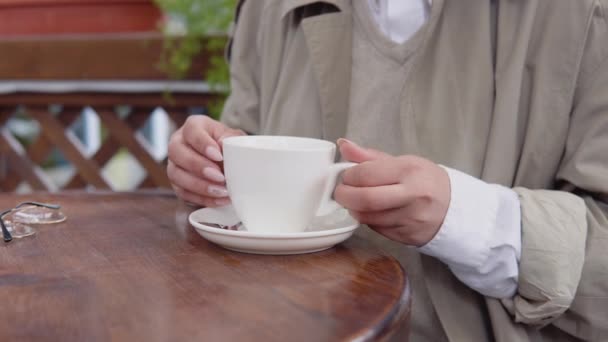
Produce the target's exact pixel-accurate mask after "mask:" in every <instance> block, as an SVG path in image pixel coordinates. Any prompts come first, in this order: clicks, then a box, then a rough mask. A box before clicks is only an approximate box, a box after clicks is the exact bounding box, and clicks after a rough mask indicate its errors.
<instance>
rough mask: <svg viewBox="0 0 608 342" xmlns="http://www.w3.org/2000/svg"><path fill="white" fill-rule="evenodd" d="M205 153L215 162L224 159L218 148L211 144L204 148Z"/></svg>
mask: <svg viewBox="0 0 608 342" xmlns="http://www.w3.org/2000/svg"><path fill="white" fill-rule="evenodd" d="M205 154H206V155H207V157H209V159H211V160H213V161H216V162H221V161H222V160H224V157H222V153H221V152H220V150H218V149H217V148H215V147H213V146H208V147H207V149H205Z"/></svg>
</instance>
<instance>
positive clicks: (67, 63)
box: [0, 35, 217, 191]
mask: <svg viewBox="0 0 608 342" xmlns="http://www.w3.org/2000/svg"><path fill="white" fill-rule="evenodd" d="M160 46H161V38H160V37H158V36H143V37H142V36H141V35H137V36H134V37H130V36H126V37H125V36H111V37H102V38H94V39H92V38H91V37H86V36H82V37H67V38H56V39H55V40H53V39H49V38H48V37H44V38H43V39H42V38H41V39H35V38H30V39H25V40H4V41H2V40H0V50H2V51H7V53H6V54H5V57H4V58H3V63H1V64H2V66H0V86H2V85H7V84H8V85H10V84H11V81H12V82H13V83H15V82H17V83H18V82H23V81H24V80H26V81H28V82H30V83H45V82H46V83H49V82H51V83H53V82H55V83H61V82H65V80H70V81H75V82H76V83H77V82H79V81H80V82H82V81H86V82H88V84H91V82H93V84H94V83H95V82H96V81H104V80H105V81H108V80H112V82H114V83H116V82H118V83H120V82H121V80H123V81H124V82H123V83H129V82H133V81H142V82H145V83H147V84H150V83H159V84H163V82H165V83H166V81H167V80H166V79H164V76H163V75H162V73H160V72H159V71H158V69H157V68H156V63H157V62H158V56H159V51H160ZM44 56H47V57H48V58H46V59H45V57H44ZM24 61H29V62H24ZM205 65H206V61H205V60H202V61H201V60H199V61H196V63H195V70H196V74H195V75H196V76H191V80H196V79H198V78H199V77H200V75H201V74H202V73H201V71H202V70H201V68H204V66H205ZM195 82H200V83H203V82H202V80H200V79H198V81H195ZM100 83H101V82H100ZM185 83H187V82H185ZM190 83H191V84H192V83H193V82H190ZM0 88H1V87H0ZM199 88H200V87H199ZM195 90H196V89H195ZM216 100H217V96H215V95H214V94H211V93H206V92H203V91H200V89H198V90H196V91H189V90H188V87H182V88H181V89H180V90H179V91H177V92H172V93H171V95H170V97H169V98H168V97H167V93H166V92H165V91H150V90H149V89H147V90H146V91H141V92H138V91H137V90H135V91H133V90H132V89H131V90H130V91H128V92H120V91H82V89H76V90H75V91H67V92H66V91H49V92H44V91H36V92H33V91H27V90H26V91H23V90H16V91H8V92H6V91H5V92H4V94H2V95H0V190H2V191H14V190H15V189H17V188H18V186H19V185H20V184H21V183H22V182H26V183H27V184H29V186H30V187H31V189H33V190H42V191H57V190H62V189H74V188H86V187H93V188H95V189H111V188H112V186H111V184H109V182H108V181H107V180H106V179H105V178H104V177H103V174H102V169H103V167H104V165H105V164H106V163H108V161H110V160H111V159H112V158H113V156H114V155H115V154H116V153H117V152H119V151H121V150H124V149H125V148H126V149H127V150H128V151H129V152H130V154H131V155H132V156H133V157H134V158H135V159H136V160H137V161H138V162H139V164H140V165H141V166H142V168H143V169H144V170H145V172H146V176H145V178H144V180H143V181H142V182H141V183H140V184H138V185H137V186H136V187H137V188H157V187H163V188H164V187H169V182H168V179H167V176H166V171H165V162H166V160H157V159H155V157H154V156H153V155H152V153H151V152H150V150H149V148H148V146H147V145H148V144H147V142H146V140H145V139H143V137H142V134H141V133H140V132H139V131H140V129H141V127H142V126H143V125H144V124H145V123H146V121H147V120H148V119H149V117H150V116H151V114H152V112H153V111H154V109H155V108H158V107H162V108H163V109H164V110H165V111H166V112H167V114H168V116H169V118H170V119H171V121H172V122H173V123H174V124H175V125H176V126H179V125H181V124H182V123H183V122H184V121H185V119H186V118H187V116H188V115H189V114H190V113H192V112H193V110H192V108H198V109H199V110H200V109H201V108H203V109H204V108H206V107H207V106H208V105H209V104H211V102H212V101H216ZM125 106H127V108H129V110H128V111H127V112H126V113H125V112H124V111H120V113H118V111H117V108H122V109H124V108H125ZM85 107H90V108H92V109H93V110H94V111H95V112H96V113H97V115H98V117H99V120H100V122H101V126H102V127H103V128H104V132H106V134H105V137H104V139H103V140H102V142H101V147H100V148H99V149H98V150H97V151H96V152H95V153H93V154H92V155H90V154H89V155H87V153H85V152H84V151H83V148H82V143H81V142H80V141H79V139H78V138H77V137H76V136H75V134H74V132H73V131H72V130H71V129H69V128H70V126H72V125H73V123H74V122H75V121H76V120H77V119H78V118H79V117H80V115H81V112H82V110H83V108H85ZM51 108H52V109H51ZM57 108H59V110H58V109H57ZM17 109H19V110H18V111H17ZM17 112H19V113H20V114H19V115H25V116H27V118H29V119H31V120H35V121H37V122H38V124H39V128H40V132H39V134H38V135H37V137H36V138H35V139H34V140H33V141H31V142H29V143H27V144H23V143H22V142H21V141H20V140H19V139H18V137H16V136H15V135H14V134H13V133H12V132H11V130H9V128H8V127H7V123H8V122H9V120H10V119H11V117H14V116H15V115H16V113H17ZM53 149H57V150H60V151H61V153H62V155H63V157H64V158H65V160H67V161H68V162H69V163H70V164H71V165H72V166H73V168H74V170H75V173H74V175H73V177H72V178H71V179H70V180H69V181H68V182H67V183H65V184H61V185H58V184H55V183H54V182H53V181H51V179H50V178H49V177H48V176H47V174H46V173H45V172H44V171H43V169H42V166H41V164H43V163H44V162H45V160H47V158H48V155H49V153H51V152H52V151H53Z"/></svg>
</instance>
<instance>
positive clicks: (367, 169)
mask: <svg viewBox="0 0 608 342" xmlns="http://www.w3.org/2000/svg"><path fill="white" fill-rule="evenodd" d="M402 179H403V169H402V168H401V165H400V163H399V162H398V161H397V159H396V158H388V159H381V160H375V161H368V162H364V163H362V164H359V165H356V166H354V167H351V168H350V169H347V170H345V171H344V172H343V173H342V182H343V183H344V184H346V185H350V186H356V187H373V186H382V185H391V184H397V183H400V182H401V180H402Z"/></svg>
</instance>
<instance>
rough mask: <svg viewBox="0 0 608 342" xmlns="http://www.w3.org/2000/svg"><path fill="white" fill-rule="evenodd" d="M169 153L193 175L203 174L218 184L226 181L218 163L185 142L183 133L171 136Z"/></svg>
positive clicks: (175, 161)
mask: <svg viewBox="0 0 608 342" xmlns="http://www.w3.org/2000/svg"><path fill="white" fill-rule="evenodd" d="M168 155H169V160H171V162H173V163H174V164H175V165H176V166H178V167H180V168H182V169H184V170H187V171H189V172H190V173H191V174H193V175H200V176H203V177H205V178H206V179H207V180H209V181H211V182H215V183H218V184H223V183H224V182H225V177H224V175H223V173H222V171H221V169H220V167H219V166H218V165H217V163H215V162H213V161H211V160H209V159H207V158H205V157H204V156H202V155H201V154H199V153H198V152H196V151H195V150H193V149H192V148H191V147H190V146H189V145H187V144H185V142H184V141H183V137H182V136H181V135H178V136H175V137H173V138H171V141H170V142H169V153H168Z"/></svg>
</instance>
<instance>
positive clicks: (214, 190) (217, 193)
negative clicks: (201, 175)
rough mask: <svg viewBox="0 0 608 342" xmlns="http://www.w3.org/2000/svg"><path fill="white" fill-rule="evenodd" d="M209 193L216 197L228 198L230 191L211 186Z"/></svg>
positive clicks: (221, 187) (208, 189)
mask: <svg viewBox="0 0 608 342" xmlns="http://www.w3.org/2000/svg"><path fill="white" fill-rule="evenodd" d="M207 192H208V193H209V195H211V196H214V197H228V190H226V188H225V187H223V186H217V185H209V187H208V188H207Z"/></svg>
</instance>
